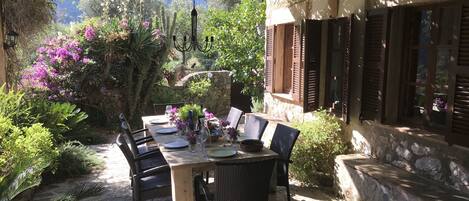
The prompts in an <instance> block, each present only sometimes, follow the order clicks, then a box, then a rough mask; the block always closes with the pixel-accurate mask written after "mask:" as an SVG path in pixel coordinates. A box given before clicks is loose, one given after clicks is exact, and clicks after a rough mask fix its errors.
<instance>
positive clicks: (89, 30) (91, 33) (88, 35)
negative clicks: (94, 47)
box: [85, 26, 96, 41]
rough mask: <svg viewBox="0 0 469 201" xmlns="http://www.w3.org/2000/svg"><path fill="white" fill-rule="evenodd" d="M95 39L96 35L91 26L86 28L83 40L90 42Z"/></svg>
mask: <svg viewBox="0 0 469 201" xmlns="http://www.w3.org/2000/svg"><path fill="white" fill-rule="evenodd" d="M94 37H96V33H95V32H94V29H93V27H92V26H87V27H86V29H85V39H86V40H87V41H91V40H93V39H94Z"/></svg>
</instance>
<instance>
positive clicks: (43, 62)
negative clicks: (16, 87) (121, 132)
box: [23, 19, 168, 117]
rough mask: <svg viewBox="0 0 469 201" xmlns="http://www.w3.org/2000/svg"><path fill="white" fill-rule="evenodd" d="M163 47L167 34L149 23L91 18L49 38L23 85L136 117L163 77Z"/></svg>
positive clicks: (110, 113)
mask: <svg viewBox="0 0 469 201" xmlns="http://www.w3.org/2000/svg"><path fill="white" fill-rule="evenodd" d="M165 44H166V37H165V35H164V34H163V33H162V32H161V31H160V29H158V28H153V27H152V24H151V23H150V22H149V21H132V20H128V19H111V20H106V21H102V20H100V19H90V20H87V21H85V22H84V23H82V24H78V25H76V26H74V28H73V29H72V30H71V32H70V34H68V35H64V34H62V35H58V36H56V37H52V38H49V39H47V40H45V41H44V43H43V45H42V46H41V47H39V48H38V49H37V52H36V54H37V55H36V60H35V62H34V63H33V64H32V66H31V67H30V68H28V69H27V70H25V72H24V73H23V75H24V76H23V86H24V87H26V88H33V89H40V90H41V91H43V92H44V93H46V95H47V96H49V98H50V99H54V100H60V101H72V102H73V101H80V103H84V104H86V105H88V106H91V107H93V108H95V109H98V110H101V112H103V113H108V112H109V114H106V116H108V117H112V116H113V115H114V113H113V112H117V111H127V112H128V114H129V116H133V114H134V113H136V112H138V111H139V110H141V109H140V108H143V107H144V105H145V101H146V100H148V98H147V96H148V94H147V88H150V86H151V85H152V83H155V82H157V81H158V80H159V79H160V78H159V77H161V76H159V74H160V68H161V65H162V64H163V63H164V61H163V60H164V59H165V57H166V56H165V55H166V51H167V50H168V47H167V46H166V45H165ZM112 102H114V103H115V104H109V103H112ZM116 107H117V108H116Z"/></svg>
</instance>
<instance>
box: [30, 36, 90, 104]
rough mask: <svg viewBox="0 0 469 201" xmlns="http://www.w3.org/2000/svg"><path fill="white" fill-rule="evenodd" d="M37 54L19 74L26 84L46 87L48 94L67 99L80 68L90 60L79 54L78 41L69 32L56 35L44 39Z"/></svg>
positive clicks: (70, 96) (72, 90) (71, 93)
mask: <svg viewBox="0 0 469 201" xmlns="http://www.w3.org/2000/svg"><path fill="white" fill-rule="evenodd" d="M36 53H37V58H36V61H35V62H34V63H33V65H32V66H31V68H29V69H27V70H26V72H25V73H24V74H23V84H24V86H26V87H32V88H40V89H43V90H48V91H50V95H51V97H50V98H53V99H57V98H66V99H71V98H73V97H74V95H73V94H74V93H75V91H76V89H77V87H78V86H74V85H75V83H74V81H75V80H76V77H77V76H78V75H77V74H80V72H81V69H83V68H86V66H87V65H90V64H92V63H93V61H92V60H91V59H89V58H88V57H87V56H85V55H84V54H83V48H82V45H81V44H80V43H79V42H78V41H77V40H76V39H73V38H71V37H69V36H65V35H59V36H57V37H54V38H49V39H46V40H45V41H44V44H43V46H41V47H39V48H38V49H37V52H36Z"/></svg>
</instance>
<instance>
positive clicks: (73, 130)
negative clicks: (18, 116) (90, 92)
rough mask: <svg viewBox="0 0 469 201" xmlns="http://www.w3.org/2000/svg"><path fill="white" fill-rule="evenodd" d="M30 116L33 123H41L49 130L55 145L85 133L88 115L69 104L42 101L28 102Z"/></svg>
mask: <svg viewBox="0 0 469 201" xmlns="http://www.w3.org/2000/svg"><path fill="white" fill-rule="evenodd" d="M30 105H31V106H30V108H31V114H33V115H34V116H35V121H37V122H41V123H43V124H44V126H45V127H47V128H49V129H50V131H51V133H52V134H53V135H54V139H55V141H56V142H57V143H61V142H63V141H64V140H65V138H67V137H68V138H71V137H73V135H81V134H83V133H84V132H86V131H87V129H88V125H87V124H86V122H85V120H86V118H88V115H87V114H86V113H84V112H82V111H81V110H80V108H77V106H76V105H73V104H70V103H55V102H50V101H46V100H43V99H33V100H31V101H30Z"/></svg>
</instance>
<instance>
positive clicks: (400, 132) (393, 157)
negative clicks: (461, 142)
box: [347, 121, 469, 193]
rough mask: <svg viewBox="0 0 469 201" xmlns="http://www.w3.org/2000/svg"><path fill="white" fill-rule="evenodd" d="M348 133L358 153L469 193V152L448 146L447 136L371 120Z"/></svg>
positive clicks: (353, 125) (350, 128)
mask: <svg viewBox="0 0 469 201" xmlns="http://www.w3.org/2000/svg"><path fill="white" fill-rule="evenodd" d="M347 132H348V133H349V134H350V135H351V136H350V137H351V142H352V145H353V147H354V149H355V151H357V152H359V153H364V154H366V155H367V156H369V157H372V158H376V159H377V160H379V161H381V162H384V163H389V164H392V165H393V166H396V167H399V168H401V169H404V170H406V171H408V172H411V173H415V174H418V175H420V176H423V177H426V178H430V179H433V180H435V181H438V182H440V183H442V184H445V185H447V186H450V187H452V188H454V189H457V190H460V191H462V192H466V193H469V171H468V170H469V157H467V156H469V149H467V148H464V147H460V146H448V145H447V143H446V142H445V141H444V136H439V135H436V134H430V133H424V132H423V131H421V130H410V129H408V128H405V127H392V126H387V125H381V124H377V123H374V122H367V121H365V122H363V123H362V124H352V125H350V126H349V128H348V129H347Z"/></svg>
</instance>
